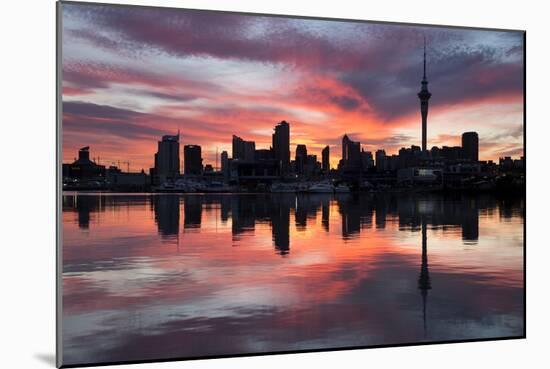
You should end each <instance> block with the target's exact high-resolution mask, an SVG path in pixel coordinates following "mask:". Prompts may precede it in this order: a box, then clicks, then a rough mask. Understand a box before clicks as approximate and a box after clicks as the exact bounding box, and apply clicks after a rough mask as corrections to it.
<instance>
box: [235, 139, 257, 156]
mask: <svg viewBox="0 0 550 369" xmlns="http://www.w3.org/2000/svg"><path fill="white" fill-rule="evenodd" d="M255 150H256V143H255V142H254V141H245V140H243V139H242V138H240V137H239V136H235V135H233V159H238V160H245V161H254V151H255Z"/></svg>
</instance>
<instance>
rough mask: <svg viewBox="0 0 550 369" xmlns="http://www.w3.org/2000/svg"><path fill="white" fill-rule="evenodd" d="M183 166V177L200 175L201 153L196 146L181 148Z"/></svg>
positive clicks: (199, 148)
mask: <svg viewBox="0 0 550 369" xmlns="http://www.w3.org/2000/svg"><path fill="white" fill-rule="evenodd" d="M183 166H184V173H185V175H200V174H202V153H201V147H200V146H198V145H185V146H184V147H183Z"/></svg>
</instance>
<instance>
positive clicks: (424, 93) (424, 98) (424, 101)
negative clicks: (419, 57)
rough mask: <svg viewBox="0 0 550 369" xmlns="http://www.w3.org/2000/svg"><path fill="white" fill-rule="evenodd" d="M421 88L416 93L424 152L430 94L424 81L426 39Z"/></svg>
mask: <svg viewBox="0 0 550 369" xmlns="http://www.w3.org/2000/svg"><path fill="white" fill-rule="evenodd" d="M421 83H422V88H421V89H420V92H419V93H418V98H419V99H420V114H421V115H422V151H426V147H427V140H428V139H427V137H428V101H429V100H430V97H432V94H431V93H430V91H428V80H427V79H426V39H424V76H423V77H422V82H421Z"/></svg>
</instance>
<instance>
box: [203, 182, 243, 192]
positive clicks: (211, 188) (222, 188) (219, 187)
mask: <svg viewBox="0 0 550 369" xmlns="http://www.w3.org/2000/svg"><path fill="white" fill-rule="evenodd" d="M235 190H236V189H235V188H234V187H233V186H229V185H226V184H224V183H222V182H210V183H208V184H205V185H202V186H200V187H199V188H198V191H199V192H204V193H227V192H235Z"/></svg>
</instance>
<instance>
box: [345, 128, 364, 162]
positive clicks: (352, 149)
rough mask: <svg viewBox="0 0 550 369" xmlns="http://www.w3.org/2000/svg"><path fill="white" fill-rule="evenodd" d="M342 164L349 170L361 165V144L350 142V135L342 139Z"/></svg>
mask: <svg viewBox="0 0 550 369" xmlns="http://www.w3.org/2000/svg"><path fill="white" fill-rule="evenodd" d="M342 164H343V165H344V167H348V168H349V167H355V168H358V167H359V166H360V165H361V143H360V142H358V141H357V142H356V141H352V140H350V139H349V137H348V135H344V137H343V138H342Z"/></svg>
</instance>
